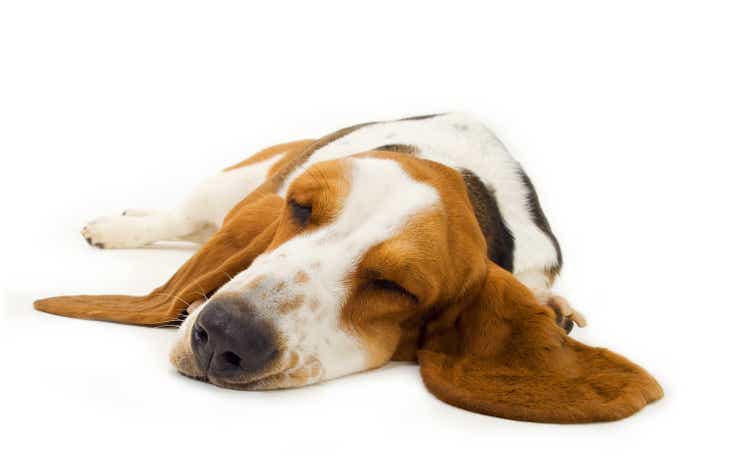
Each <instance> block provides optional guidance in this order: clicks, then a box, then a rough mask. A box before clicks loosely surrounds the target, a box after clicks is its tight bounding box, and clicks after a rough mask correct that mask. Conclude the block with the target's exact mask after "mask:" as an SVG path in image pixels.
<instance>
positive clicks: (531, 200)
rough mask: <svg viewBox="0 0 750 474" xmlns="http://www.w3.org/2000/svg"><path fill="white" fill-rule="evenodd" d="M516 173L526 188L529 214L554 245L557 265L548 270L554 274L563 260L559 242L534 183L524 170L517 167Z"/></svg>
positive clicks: (558, 270) (557, 271)
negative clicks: (540, 202)
mask: <svg viewBox="0 0 750 474" xmlns="http://www.w3.org/2000/svg"><path fill="white" fill-rule="evenodd" d="M518 174H520V175H521V180H522V181H523V184H524V186H526V189H527V190H528V204H529V211H530V212H531V216H532V217H533V219H534V224H536V226H537V227H538V228H539V230H541V231H542V232H544V233H545V234H546V235H547V237H549V238H550V240H551V241H552V245H554V246H555V252H556V253H557V266H555V267H552V268H550V269H549V270H550V271H551V272H552V274H554V275H556V274H558V273H559V272H560V268H561V267H562V264H563V260H562V252H561V251H560V243H559V242H558V241H557V237H555V234H553V233H552V228H551V227H550V225H549V221H548V220H547V216H545V215H544V211H543V210H542V206H541V204H539V196H537V194H536V189H535V188H534V185H533V184H532V183H531V180H530V179H529V177H528V175H527V174H526V172H525V171H524V170H523V169H521V168H520V167H519V168H518Z"/></svg>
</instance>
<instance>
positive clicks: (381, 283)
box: [372, 278, 419, 303]
mask: <svg viewBox="0 0 750 474" xmlns="http://www.w3.org/2000/svg"><path fill="white" fill-rule="evenodd" d="M372 286H374V287H375V288H377V289H379V290H383V291H389V292H392V293H398V294H400V295H402V296H406V297H407V298H409V299H410V300H412V301H413V302H414V303H419V299H418V298H417V297H416V296H415V295H414V293H412V292H410V291H409V290H407V289H406V288H404V287H403V286H401V285H399V284H398V283H395V282H393V281H391V280H386V279H383V278H376V279H374V280H372Z"/></svg>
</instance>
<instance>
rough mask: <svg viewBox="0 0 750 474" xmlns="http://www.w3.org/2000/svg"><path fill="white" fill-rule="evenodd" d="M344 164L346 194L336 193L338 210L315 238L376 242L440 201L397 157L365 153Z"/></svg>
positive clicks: (315, 234) (316, 233) (314, 234)
mask: <svg viewBox="0 0 750 474" xmlns="http://www.w3.org/2000/svg"><path fill="white" fill-rule="evenodd" d="M342 165H343V166H341V167H340V168H339V169H340V170H341V173H342V176H341V178H342V179H345V180H347V181H348V185H347V186H342V187H340V188H339V189H341V190H345V195H342V196H336V197H335V198H336V199H337V200H338V201H339V209H338V212H337V213H336V215H335V217H334V218H333V220H332V221H331V222H330V223H328V224H326V225H325V226H323V227H322V228H321V229H319V230H318V231H316V232H314V233H313V234H312V235H310V236H308V237H312V240H316V241H319V242H321V243H326V242H328V243H330V242H332V241H337V240H347V241H350V242H352V243H355V242H356V243H357V244H358V245H356V246H357V247H369V246H373V245H376V244H378V243H381V242H383V241H384V240H386V239H388V238H389V237H391V236H393V235H394V234H395V233H397V232H398V230H399V229H401V228H403V226H404V225H405V224H406V223H407V222H408V220H409V219H410V218H411V217H413V216H415V215H416V214H418V213H420V212H423V211H426V210H428V209H431V208H433V207H434V206H436V205H438V204H439V201H440V198H439V193H438V192H437V190H436V189H435V188H434V187H432V186H431V185H428V184H426V183H424V182H421V181H418V180H416V179H414V178H413V177H412V176H410V175H409V173H407V171H406V170H404V168H403V167H402V165H401V163H399V162H398V161H397V160H391V159H382V158H375V157H366V156H365V157H356V158H346V159H344V160H343V163H342ZM314 171H315V170H311V173H313V176H314ZM292 186H293V185H292ZM308 240H310V239H308Z"/></svg>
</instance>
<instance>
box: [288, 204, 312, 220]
mask: <svg viewBox="0 0 750 474" xmlns="http://www.w3.org/2000/svg"><path fill="white" fill-rule="evenodd" d="M289 207H290V208H291V210H292V218H293V219H294V220H295V222H297V224H299V225H300V226H305V225H306V224H307V223H308V222H309V221H310V216H311V215H312V206H303V205H302V204H300V203H298V202H297V201H294V200H292V201H289Z"/></svg>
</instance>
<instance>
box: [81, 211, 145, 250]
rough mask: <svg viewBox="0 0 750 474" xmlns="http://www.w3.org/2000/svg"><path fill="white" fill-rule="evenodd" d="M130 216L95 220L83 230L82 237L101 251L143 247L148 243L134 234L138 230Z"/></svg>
mask: <svg viewBox="0 0 750 474" xmlns="http://www.w3.org/2000/svg"><path fill="white" fill-rule="evenodd" d="M133 219H137V217H132V216H130V215H122V216H114V217H101V218H99V219H94V220H93V221H91V222H89V223H88V224H86V225H85V226H84V227H83V229H81V235H82V236H83V238H84V239H86V242H88V243H89V245H92V246H94V247H99V248H100V249H130V248H136V247H141V246H143V245H144V244H146V243H148V242H146V241H144V240H143V239H141V238H139V236H138V235H137V234H136V233H135V232H134V230H135V229H137V226H136V225H133Z"/></svg>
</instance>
